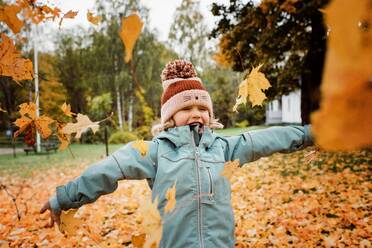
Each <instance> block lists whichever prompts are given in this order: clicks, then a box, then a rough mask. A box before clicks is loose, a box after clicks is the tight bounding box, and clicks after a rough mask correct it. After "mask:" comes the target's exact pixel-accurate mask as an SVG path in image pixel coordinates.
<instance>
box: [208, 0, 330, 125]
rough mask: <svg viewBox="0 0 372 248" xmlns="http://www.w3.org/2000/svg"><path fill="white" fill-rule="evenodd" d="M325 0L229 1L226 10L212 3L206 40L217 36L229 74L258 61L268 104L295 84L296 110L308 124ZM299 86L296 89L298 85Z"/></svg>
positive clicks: (321, 56) (318, 77) (316, 94)
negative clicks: (214, 22)
mask: <svg viewBox="0 0 372 248" xmlns="http://www.w3.org/2000/svg"><path fill="white" fill-rule="evenodd" d="M328 2H329V1H328V0H311V1H291V0H280V1H279V0H275V1H263V2H261V3H260V4H256V3H255V2H254V1H248V2H247V3H243V1H239V0H237V1H230V5H229V6H223V5H218V4H213V7H212V13H213V14H214V15H215V16H219V17H220V20H219V22H218V25H217V27H216V28H215V29H214V30H213V31H212V36H215V37H217V36H220V37H221V42H220V48H221V50H222V56H223V57H224V58H225V59H226V60H227V61H229V62H230V63H231V65H232V67H233V69H234V70H237V71H245V70H247V69H250V68H251V67H252V66H257V65H258V64H260V63H264V66H263V67H262V71H263V72H264V73H265V75H266V76H267V78H268V79H269V81H270V83H271V85H272V87H271V88H270V89H269V90H267V91H266V95H267V96H268V97H269V99H270V100H272V99H274V98H275V97H276V96H280V95H283V94H287V93H289V92H291V91H293V90H294V89H296V88H299V87H300V86H301V89H302V91H301V92H302V101H301V104H302V106H301V112H302V118H303V121H304V122H308V117H309V114H310V111H313V110H315V109H316V108H317V106H318V102H319V85H320V81H321V75H322V69H323V62H324V54H325V49H326V47H325V44H326V43H325V42H326V30H325V28H324V26H323V15H322V13H321V12H320V11H319V10H320V9H323V8H324V7H325V6H326V5H327V3H328ZM300 82H301V85H300Z"/></svg>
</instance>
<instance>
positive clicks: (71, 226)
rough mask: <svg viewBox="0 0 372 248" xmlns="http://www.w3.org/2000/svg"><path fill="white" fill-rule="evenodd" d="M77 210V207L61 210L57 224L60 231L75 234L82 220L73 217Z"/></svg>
mask: <svg viewBox="0 0 372 248" xmlns="http://www.w3.org/2000/svg"><path fill="white" fill-rule="evenodd" d="M77 211H78V210H77V209H70V210H68V211H62V213H61V224H60V225H59V226H58V228H59V231H60V232H61V233H63V234H65V235H70V236H71V235H75V234H76V232H77V230H78V229H79V227H81V225H82V221H81V220H80V219H78V218H75V217H74V216H75V214H76V212H77Z"/></svg>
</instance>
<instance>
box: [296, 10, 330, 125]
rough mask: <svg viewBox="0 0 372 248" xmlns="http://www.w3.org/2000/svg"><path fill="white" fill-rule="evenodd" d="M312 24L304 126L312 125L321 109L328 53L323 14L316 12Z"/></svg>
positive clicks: (303, 94) (303, 86) (303, 95)
mask: <svg viewBox="0 0 372 248" xmlns="http://www.w3.org/2000/svg"><path fill="white" fill-rule="evenodd" d="M311 24H312V25H311V26H312V35H311V40H310V46H309V51H308V53H307V55H306V57H305V63H304V73H303V75H302V80H301V118H302V124H303V125H304V124H309V123H310V115H311V113H312V112H313V111H315V110H317V109H318V108H319V102H320V84H321V81H322V74H323V66H324V60H325V52H326V29H325V27H324V25H323V14H322V13H321V12H320V11H318V10H316V11H314V13H313V18H312V19H311Z"/></svg>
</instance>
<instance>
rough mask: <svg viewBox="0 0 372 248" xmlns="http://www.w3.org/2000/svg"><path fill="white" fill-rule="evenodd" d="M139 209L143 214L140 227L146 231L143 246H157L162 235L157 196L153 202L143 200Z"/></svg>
mask: <svg viewBox="0 0 372 248" xmlns="http://www.w3.org/2000/svg"><path fill="white" fill-rule="evenodd" d="M139 211H140V213H141V215H142V216H143V222H142V229H143V231H144V233H146V242H145V244H144V246H143V247H144V248H150V247H152V245H153V244H155V245H156V247H158V246H159V244H160V240H161V237H162V232H163V226H162V221H161V216H160V212H159V210H158V198H155V201H154V202H151V201H145V203H144V204H141V205H140V208H139Z"/></svg>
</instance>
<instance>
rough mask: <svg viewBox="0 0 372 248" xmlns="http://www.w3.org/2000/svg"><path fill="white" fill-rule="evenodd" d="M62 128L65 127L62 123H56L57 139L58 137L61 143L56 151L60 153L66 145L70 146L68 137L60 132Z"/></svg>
mask: <svg viewBox="0 0 372 248" xmlns="http://www.w3.org/2000/svg"><path fill="white" fill-rule="evenodd" d="M64 126H65V125H64V124H62V123H57V137H58V140H59V141H60V142H61V144H60V145H59V148H58V150H60V151H62V150H64V149H66V148H67V147H68V145H69V144H70V135H67V134H64V133H63V132H62V129H63V127H64Z"/></svg>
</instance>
